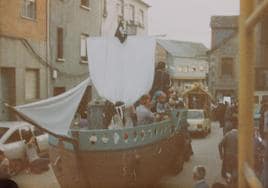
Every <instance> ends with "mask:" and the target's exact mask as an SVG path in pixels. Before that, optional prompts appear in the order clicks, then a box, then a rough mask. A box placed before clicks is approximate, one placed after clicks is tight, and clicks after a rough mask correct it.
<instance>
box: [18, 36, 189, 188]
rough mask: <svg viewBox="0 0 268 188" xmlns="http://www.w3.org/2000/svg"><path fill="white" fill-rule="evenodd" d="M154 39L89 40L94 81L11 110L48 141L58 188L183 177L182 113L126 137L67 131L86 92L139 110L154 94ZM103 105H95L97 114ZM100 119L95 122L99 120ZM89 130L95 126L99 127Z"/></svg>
mask: <svg viewBox="0 0 268 188" xmlns="http://www.w3.org/2000/svg"><path fill="white" fill-rule="evenodd" d="M155 45H156V42H155V39H154V38H152V37H137V36H130V37H128V38H127V39H126V41H125V42H124V43H121V42H120V41H119V40H118V39H117V38H115V37H110V38H105V37H95V38H94V37H92V38H90V39H88V57H89V73H90V78H91V79H87V80H85V81H83V82H81V83H80V84H79V85H77V86H75V87H74V88H72V89H70V90H69V91H67V92H65V93H63V94H61V95H58V96H55V97H52V98H49V99H45V100H42V101H38V102H35V103H31V104H26V105H21V106H16V107H13V109H14V110H15V111H16V112H17V113H18V114H19V115H20V116H21V117H22V118H23V119H24V120H26V121H29V122H31V123H32V124H34V125H35V126H38V127H39V128H42V129H43V130H45V131H46V132H48V133H49V134H50V137H49V145H50V160H51V164H52V165H51V166H52V168H53V170H54V173H55V175H56V177H57V179H58V182H59V184H60V185H61V187H64V188H68V187H72V188H73V187H79V188H81V187H82V188H83V187H85V188H88V187H90V188H108V187H111V188H113V187H116V188H126V187H153V186H154V185H156V184H157V183H158V181H159V180H160V179H161V178H162V177H164V176H169V175H175V174H177V173H178V172H179V171H181V170H182V165H183V162H184V151H185V149H186V148H185V137H184V135H183V133H182V132H183V131H182V130H181V124H182V122H183V121H185V119H186V111H185V110H174V111H172V112H171V113H170V116H169V117H170V118H169V119H166V120H163V121H160V122H154V123H152V124H148V125H138V126H135V127H129V128H121V129H107V128H103V126H101V125H100V126H98V124H99V123H98V118H101V116H102V115H98V114H101V113H94V111H92V113H93V114H91V115H90V117H91V118H92V117H93V119H95V120H94V121H92V119H91V120H90V122H91V123H90V124H91V125H90V126H88V127H83V128H70V127H71V124H72V121H73V118H74V115H75V113H76V111H77V108H78V106H79V103H80V101H81V99H82V96H83V94H84V92H85V90H86V87H87V86H88V85H89V84H91V83H93V85H94V87H95V88H96V90H97V91H98V94H99V95H100V96H101V97H103V98H105V99H107V100H109V101H110V102H112V103H115V102H116V101H122V102H124V104H125V105H126V106H128V105H132V104H134V103H135V102H136V101H137V100H138V99H139V98H140V97H141V96H142V95H143V94H145V93H148V92H149V90H150V89H151V86H152V83H153V79H154V68H155V67H154V65H155V63H154V57H155ZM98 105H100V104H97V103H96V104H95V107H96V106H98ZM95 115H96V116H98V117H94V116H95ZM94 122H95V124H94V125H92V123H94Z"/></svg>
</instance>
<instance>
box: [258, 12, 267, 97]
mask: <svg viewBox="0 0 268 188" xmlns="http://www.w3.org/2000/svg"><path fill="white" fill-rule="evenodd" d="M256 31H257V32H256V33H257V34H256V43H257V45H256V66H255V76H256V77H255V90H256V91H257V92H263V91H266V92H267V94H266V95H268V62H267V60H268V35H267V32H268V13H267V14H266V15H265V16H264V18H263V19H262V20H261V22H260V23H258V25H257V28H256Z"/></svg>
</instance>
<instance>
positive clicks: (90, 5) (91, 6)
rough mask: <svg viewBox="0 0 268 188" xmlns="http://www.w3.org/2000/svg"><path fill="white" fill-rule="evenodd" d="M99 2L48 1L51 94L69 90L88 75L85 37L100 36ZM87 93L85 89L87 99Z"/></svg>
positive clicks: (100, 12) (78, 0) (100, 15)
mask: <svg viewBox="0 0 268 188" xmlns="http://www.w3.org/2000/svg"><path fill="white" fill-rule="evenodd" d="M102 3H103V1H102V0H64V1H55V0H51V1H50V4H49V10H48V11H49V13H50V15H49V46H50V50H49V56H50V62H51V64H52V66H53V71H52V75H51V79H52V81H51V93H52V95H57V94H60V93H62V92H64V91H66V90H69V89H70V88H72V87H73V86H75V85H77V84H78V83H80V82H81V81H82V80H84V79H86V78H87V77H88V76H89V74H88V56H87V44H86V38H87V37H91V36H100V34H101V19H102V16H103V15H102V6H103V4H102ZM91 92H92V88H91V87H90V86H89V87H88V92H87V93H88V99H89V100H90V98H91Z"/></svg>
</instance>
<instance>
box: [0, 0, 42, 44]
mask: <svg viewBox="0 0 268 188" xmlns="http://www.w3.org/2000/svg"><path fill="white" fill-rule="evenodd" d="M46 2H47V0H42V1H37V4H36V13H37V15H36V20H31V19H28V18H24V17H23V16H22V14H21V11H22V0H1V2H0V34H1V35H8V36H15V37H22V38H29V39H32V40H34V41H45V40H46Z"/></svg>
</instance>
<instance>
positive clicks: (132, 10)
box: [129, 5, 135, 21]
mask: <svg viewBox="0 0 268 188" xmlns="http://www.w3.org/2000/svg"><path fill="white" fill-rule="evenodd" d="M129 20H130V21H134V20H135V6H134V5H129Z"/></svg>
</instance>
